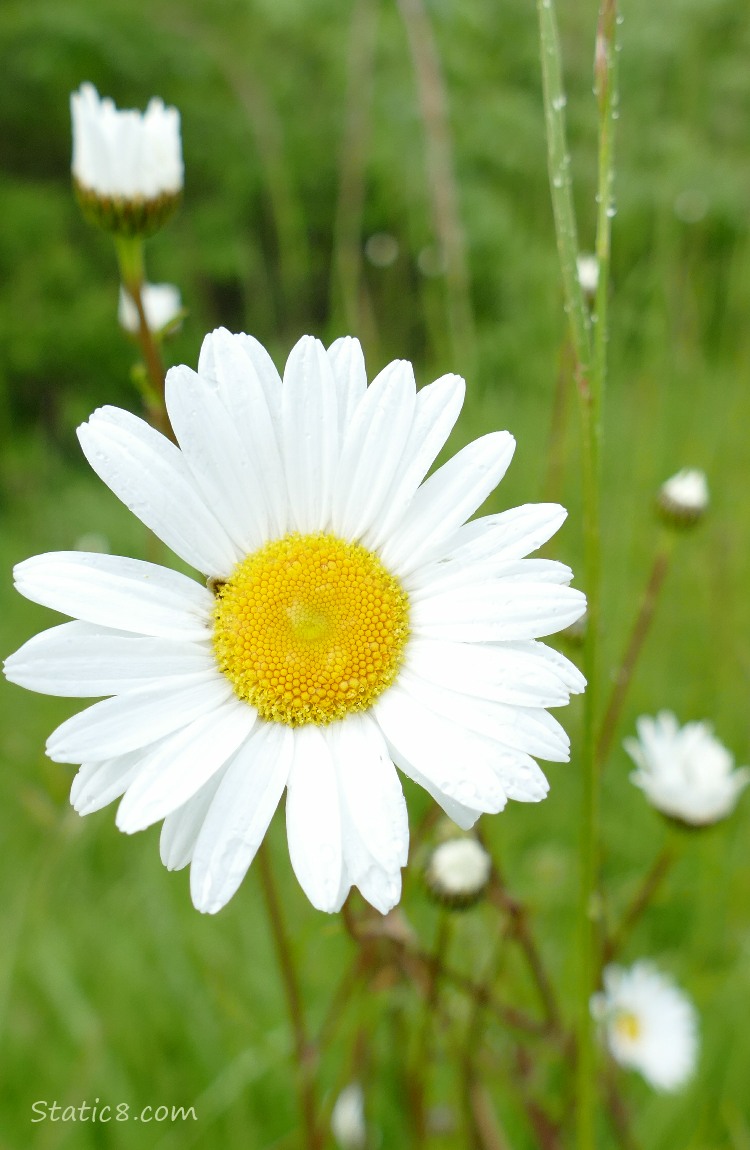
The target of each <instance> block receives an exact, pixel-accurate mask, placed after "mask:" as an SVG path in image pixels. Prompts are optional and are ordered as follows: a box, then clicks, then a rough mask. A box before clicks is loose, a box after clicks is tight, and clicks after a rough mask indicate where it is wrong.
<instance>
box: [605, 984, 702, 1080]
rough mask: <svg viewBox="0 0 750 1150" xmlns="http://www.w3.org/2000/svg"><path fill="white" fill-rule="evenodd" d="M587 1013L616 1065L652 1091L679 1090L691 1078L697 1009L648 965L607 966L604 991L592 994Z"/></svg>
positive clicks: (695, 1040)
mask: <svg viewBox="0 0 750 1150" xmlns="http://www.w3.org/2000/svg"><path fill="white" fill-rule="evenodd" d="M591 1012H592V1014H593V1016H594V1018H596V1019H597V1020H598V1021H599V1022H600V1023H601V1025H602V1027H603V1032H604V1035H605V1038H606V1042H607V1046H608V1048H609V1052H610V1054H611V1055H612V1057H613V1058H614V1059H615V1061H616V1062H619V1064H620V1065H621V1066H628V1067H631V1068H632V1069H634V1070H638V1071H640V1073H641V1074H642V1075H643V1077H644V1078H645V1079H646V1081H647V1082H648V1083H649V1084H650V1085H651V1086H653V1087H654V1089H656V1090H678V1089H679V1088H680V1087H681V1086H683V1085H684V1084H685V1083H686V1082H687V1080H688V1079H689V1078H690V1077H691V1075H692V1074H693V1071H694V1070H695V1063H696V1059H697V1055H698V1020H697V1016H696V1012H695V1008H694V1006H693V1004H692V1003H691V1002H690V1000H689V998H688V997H687V996H686V995H685V994H683V992H682V991H681V990H679V989H678V987H676V986H675V985H674V983H673V982H672V981H671V979H669V978H668V977H667V976H666V975H664V974H661V973H660V972H659V971H658V970H657V969H656V968H655V967H654V966H653V965H652V964H651V963H650V962H636V963H635V965H634V966H632V967H631V968H630V970H625V969H623V968H622V967H619V966H608V967H606V969H605V971H604V991H603V993H600V994H595V995H594V997H593V999H592V1001H591Z"/></svg>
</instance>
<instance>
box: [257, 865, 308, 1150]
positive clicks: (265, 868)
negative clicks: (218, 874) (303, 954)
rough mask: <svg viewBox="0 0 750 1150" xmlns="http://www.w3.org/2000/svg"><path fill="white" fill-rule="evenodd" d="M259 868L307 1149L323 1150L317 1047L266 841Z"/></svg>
mask: <svg viewBox="0 0 750 1150" xmlns="http://www.w3.org/2000/svg"><path fill="white" fill-rule="evenodd" d="M257 858H258V871H259V874H260V880H261V887H262V890H263V898H264V900H265V903H266V910H267V911H268V921H269V923H270V925H271V934H272V935H273V941H274V946H275V948H276V956H277V958H278V960H279V969H280V971H281V980H282V983H283V985H284V993H285V995H286V1001H287V1009H288V1011H289V1021H290V1022H291V1025H292V1033H293V1036H294V1052H295V1061H296V1072H297V1092H298V1095H299V1108H300V1112H301V1115H302V1123H303V1127H304V1131H305V1142H304V1146H305V1150H320V1147H321V1145H322V1142H321V1138H320V1134H319V1130H318V1126H317V1122H316V1112H317V1111H316V1104H315V1081H314V1067H315V1048H314V1046H313V1045H312V1043H311V1042H310V1041H309V1039H308V1037H307V1027H306V1025H305V1016H304V1011H303V1008H302V993H301V990H300V985H299V980H298V978H297V971H296V969H295V966H294V958H293V956H292V948H291V945H290V942H289V936H288V934H287V930H286V926H285V924H284V918H283V915H282V913H281V903H280V901H279V896H278V893H277V891H276V884H275V882H274V878H273V872H272V869H271V864H270V861H269V857H268V847H267V846H266V844H265V842H264V843H262V844H261V846H260V847H259V849H258V855H257Z"/></svg>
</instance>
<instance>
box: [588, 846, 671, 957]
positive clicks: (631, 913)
mask: <svg viewBox="0 0 750 1150" xmlns="http://www.w3.org/2000/svg"><path fill="white" fill-rule="evenodd" d="M678 847H679V844H678V840H677V836H676V835H675V834H674V833H673V834H672V835H671V836H670V838H669V839H668V841H667V842H666V843H665V845H664V846H663V847H662V849H661V851H660V852H659V854H658V855H657V856H656V858H655V859H654V861H653V863H652V864H651V867H650V869H649V870H648V872H647V874H646V875H645V877H644V879H643V881H642V882H641V885H640V886H639V887H638V890H637V891H636V893H635V895H634V896H633V899H632V901H631V903H630V905H629V906H628V908H627V910H626V911H625V914H624V915H623V917H622V922H621V923H620V925H619V926H618V927H617V928H616V930H615V931H614V933H613V934H612V935H611V936H610V937H609V938H608V939H607V941H606V942H605V944H604V947H603V951H602V965H603V966H606V964H607V963H608V962H612V960H613V959H614V958H616V957H617V955H618V954H619V953H620V951H621V950H622V948H623V946H624V945H625V943H626V942H627V940H628V938H629V936H630V933H631V931H632V930H633V927H634V926H635V925H636V923H637V922H638V920H639V919H640V917H641V915H642V914H643V913H644V911H645V910H646V909H647V908H648V905H649V903H650V902H651V900H652V898H653V897H654V895H655V894H656V892H657V890H658V889H659V887H660V886H661V884H662V882H663V881H664V879H665V878H666V876H667V874H668V873H669V871H670V870H671V868H672V864H673V863H674V861H675V859H676V858H677V855H678Z"/></svg>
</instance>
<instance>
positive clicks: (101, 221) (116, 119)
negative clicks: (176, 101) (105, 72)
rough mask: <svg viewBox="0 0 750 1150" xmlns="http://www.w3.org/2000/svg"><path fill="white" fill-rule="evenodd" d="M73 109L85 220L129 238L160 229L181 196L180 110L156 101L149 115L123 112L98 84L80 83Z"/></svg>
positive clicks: (76, 178) (72, 100)
mask: <svg viewBox="0 0 750 1150" xmlns="http://www.w3.org/2000/svg"><path fill="white" fill-rule="evenodd" d="M70 110H71V118H72V123H73V160H72V172H73V183H74V185H75V189H76V193H77V195H78V199H79V202H80V204H81V207H82V209H83V212H84V214H85V215H86V217H87V218H88V219H89V220H90V221H91V222H92V223H95V224H97V225H98V226H99V227H103V228H106V229H107V230H108V231H114V232H119V233H122V234H125V235H143V234H146V233H148V232H152V231H155V230H156V229H157V228H159V227H161V225H162V224H163V223H164V222H165V220H166V219H167V218H168V217H169V216H170V215H171V214H172V212H173V211H174V210H175V208H176V207H177V204H178V203H179V199H180V194H181V192H182V184H183V164H182V141H181V139H180V114H179V112H178V111H177V109H176V108H167V107H165V106H164V104H163V102H162V101H161V100H160V99H158V98H156V97H155V98H154V99H152V100H151V101H150V102H149V105H148V107H147V108H146V111H145V112H138V111H134V110H130V109H128V110H127V111H121V110H120V109H118V108H117V107H115V104H114V103H113V101H112V100H110V99H109V98H104V99H102V98H101V97H100V96H99V93H98V92H97V90H96V88H95V87H94V86H93V84H81V87H80V89H79V90H78V91H77V92H74V93H73V94H72V96H71V98H70Z"/></svg>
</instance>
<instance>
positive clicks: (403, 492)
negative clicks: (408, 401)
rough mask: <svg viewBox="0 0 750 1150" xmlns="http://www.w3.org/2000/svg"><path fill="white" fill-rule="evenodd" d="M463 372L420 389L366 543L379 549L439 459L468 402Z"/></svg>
mask: <svg viewBox="0 0 750 1150" xmlns="http://www.w3.org/2000/svg"><path fill="white" fill-rule="evenodd" d="M465 393H466V384H465V383H464V381H463V379H461V376H460V375H443V376H441V377H440V379H436V380H435V382H434V383H431V384H429V385H428V386H427V387H423V388H421V389H420V390H419V391H418V392H417V402H416V408H415V411H414V419H413V421H412V425H411V429H410V431H409V438H408V440H407V442H406V446H405V448H404V452H403V455H402V456H401V460H400V462H399V465H398V468H397V470H396V474H395V475H394V477H393V481H392V484H391V488H390V490H389V492H388V495H387V497H386V499H385V501H384V503H383V507H382V511H381V513H380V515H378V517H377V518H376V520H375V522H374V523H373V525H372V527H371V528H370V530H369V532H368V533H367V536H366V540H365V543H366V545H367V546H368V547H370V548H371V549H373V550H377V549H379V548H380V547H381V546H382V545H383V543H384V542H385V541H386V540H387V539H388V537H389V535H390V534H391V533H392V532H393V529H394V528H395V527H396V525H397V524H398V523H399V522H400V520H401V519H403V517H404V515H405V513H406V510H407V508H408V506H409V504H410V503H411V500H412V498H413V496H414V493H415V491H416V490H417V488H418V487H419V485H420V483H421V482H422V480H423V479H424V477H425V475H426V474H427V472H428V471H429V470H430V468H431V467H432V464H433V463H434V462H435V460H436V459H437V456H438V453H439V451H440V449H441V448H442V447H443V445H444V443H445V442H446V440H447V439H448V436H449V435H450V433H451V431H452V430H453V427H454V425H455V422H456V420H457V419H458V416H459V412H460V411H461V407H462V406H463V402H464V395H465Z"/></svg>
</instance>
